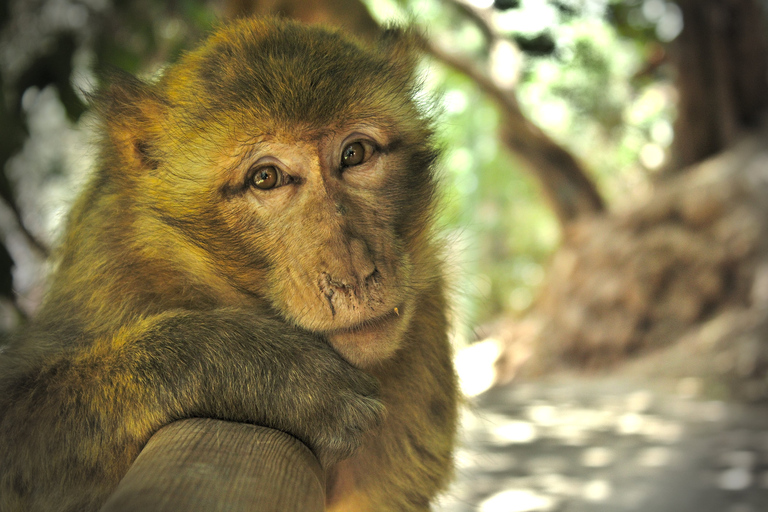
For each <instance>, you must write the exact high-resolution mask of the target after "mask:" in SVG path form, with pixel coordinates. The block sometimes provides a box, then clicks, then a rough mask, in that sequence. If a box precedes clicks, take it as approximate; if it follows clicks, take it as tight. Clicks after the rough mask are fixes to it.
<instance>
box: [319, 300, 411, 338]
mask: <svg viewBox="0 0 768 512" xmlns="http://www.w3.org/2000/svg"><path fill="white" fill-rule="evenodd" d="M401 313H402V307H395V308H393V310H392V311H390V312H388V313H385V314H383V315H380V316H377V317H373V318H368V319H366V320H363V321H362V322H360V323H358V324H355V325H352V326H349V327H343V328H341V329H333V330H331V331H328V334H329V335H335V334H355V333H360V332H363V331H366V332H368V331H380V330H384V329H386V328H387V327H389V326H391V325H392V324H394V323H397V322H398V321H399V320H400V315H401Z"/></svg>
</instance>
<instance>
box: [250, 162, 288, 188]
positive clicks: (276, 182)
mask: <svg viewBox="0 0 768 512" xmlns="http://www.w3.org/2000/svg"><path fill="white" fill-rule="evenodd" d="M287 181H288V180H287V178H286V177H285V174H284V173H283V172H282V171H280V169H278V168H277V167H275V166H274V165H265V166H264V167H259V168H258V169H256V172H255V173H254V174H253V177H252V178H251V183H252V184H253V186H254V187H256V188H258V189H260V190H270V189H273V188H277V187H281V186H283V185H285V184H286V182H287Z"/></svg>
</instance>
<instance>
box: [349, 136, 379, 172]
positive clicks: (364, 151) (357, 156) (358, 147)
mask: <svg viewBox="0 0 768 512" xmlns="http://www.w3.org/2000/svg"><path fill="white" fill-rule="evenodd" d="M375 152H376V148H375V147H374V146H373V144H371V143H370V142H368V141H365V140H358V141H355V142H351V143H349V144H347V145H346V146H345V147H344V150H343V151H342V152H341V166H342V167H354V166H355V165H360V164H364V163H365V162H367V161H368V160H369V159H370V158H371V157H372V156H373V154H374V153H375Z"/></svg>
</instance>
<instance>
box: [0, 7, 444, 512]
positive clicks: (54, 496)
mask: <svg viewBox="0 0 768 512" xmlns="http://www.w3.org/2000/svg"><path fill="white" fill-rule="evenodd" d="M409 39H410V37H409V35H408V33H407V32H403V31H400V30H390V31H387V32H386V33H385V34H384V35H383V37H382V40H381V41H380V43H379V46H377V47H374V48H371V47H367V46H364V45H362V44H360V43H357V42H355V41H352V40H349V39H347V38H345V37H344V36H342V35H340V34H338V33H336V32H333V31H330V30H326V29H321V28H310V27H305V26H302V25H298V24H294V23H290V22H285V21H278V20H274V19H268V20H262V21H257V20H245V21H240V22H237V23H234V24H232V25H231V26H229V27H225V28H222V29H221V30H219V31H217V32H216V33H215V34H214V35H213V36H212V37H211V38H210V39H209V40H208V41H207V42H206V43H205V44H204V45H203V46H202V47H201V48H200V49H198V50H196V51H193V52H191V53H189V54H187V55H185V56H184V57H183V58H182V59H181V61H180V62H179V63H178V64H176V65H175V66H172V67H171V68H169V69H168V70H167V72H166V73H165V74H164V76H163V77H162V78H160V79H159V80H158V81H157V82H153V83H146V82H143V81H140V80H137V79H135V78H133V77H130V76H122V75H120V76H116V77H114V79H113V80H112V81H111V83H110V85H109V86H107V87H106V88H105V89H104V90H103V91H102V92H101V93H100V94H99V95H97V97H96V98H95V99H94V108H95V109H96V111H97V112H98V114H99V116H100V119H101V123H102V126H103V131H104V134H105V136H104V140H103V143H102V148H103V151H102V155H101V159H100V163H99V167H98V169H97V171H96V173H95V175H94V176H93V178H92V180H91V181H90V184H89V185H88V187H87V188H86V190H85V191H84V192H83V194H82V195H81V197H80V198H79V200H78V201H77V203H76V204H75V206H74V208H73V211H72V213H71V216H70V219H69V227H68V229H67V232H66V234H65V236H64V238H63V243H62V246H61V249H60V251H59V256H58V259H57V262H56V269H55V272H54V274H53V276H52V281H51V285H50V290H49V293H48V296H47V299H46V301H45V303H44V304H43V306H42V308H41V310H40V312H39V314H38V316H37V318H36V319H35V321H34V322H33V323H32V324H31V325H30V326H29V327H28V328H27V329H26V330H25V332H23V333H21V334H19V335H18V336H17V337H16V338H14V339H13V340H12V342H11V343H10V344H9V345H8V346H7V347H5V348H4V349H3V352H2V355H0V511H2V512H7V511H16V510H36V511H38V510H39V511H54V510H61V511H86V510H94V509H96V508H98V506H99V504H100V503H102V502H103V500H104V499H105V498H106V496H107V495H108V493H109V492H110V491H111V489H113V487H114V486H115V485H116V483H117V482H118V481H119V479H120V478H121V477H122V475H123V474H124V473H125V472H126V470H127V468H128V466H129V465H130V464H131V462H132V461H133V459H134V458H135V457H136V455H137V453H138V452H139V451H140V450H141V448H142V446H143V445H144V443H145V442H146V441H147V439H148V438H149V437H150V436H151V435H152V434H153V433H154V432H155V431H156V430H157V429H158V428H160V427H161V426H163V425H164V424H167V423H169V422H171V421H174V420H176V419H179V418H185V417H195V416H198V417H199V416H202V417H214V418H222V419H227V420H234V421H245V422H252V423H257V424H261V425H266V426H271V427H274V428H278V429H282V430H285V431H287V432H290V433H291V434H293V435H295V436H297V437H298V438H300V439H302V440H303V441H304V442H305V443H307V444H308V445H309V446H310V447H311V448H312V449H313V450H314V451H315V453H316V454H317V455H318V457H319V459H320V460H321V462H322V463H323V465H324V466H325V467H326V468H327V470H328V473H329V489H328V505H329V508H330V509H332V510H354V511H365V510H373V511H398V512H400V511H409V510H427V509H428V507H429V502H430V500H431V499H432V498H433V497H434V495H435V494H436V493H437V492H438V491H439V490H440V489H441V488H443V486H444V485H445V483H446V481H447V479H448V478H449V475H450V472H451V462H450V459H451V451H452V448H453V439H454V433H455V422H456V389H455V386H456V385H455V379H454V374H453V370H452V367H451V360H450V349H449V345H448V341H447V338H446V317H445V314H446V313H445V309H446V305H445V298H444V292H443V284H442V278H441V275H440V261H439V257H438V251H437V247H436V244H435V243H434V241H433V240H432V238H431V235H432V229H431V224H432V219H431V215H432V212H433V211H434V204H433V203H434V196H435V177H434V174H433V169H432V168H433V165H434V160H435V157H436V152H435V149H434V146H433V142H432V131H431V126H430V119H429V117H428V116H427V115H426V114H425V112H424V111H423V109H422V108H420V107H419V105H418V104H417V103H416V102H415V100H414V93H416V92H417V90H418V84H417V78H416V76H415V72H414V67H415V61H416V56H415V54H414V52H413V50H412V45H411V44H410V43H409ZM350 455H351V457H350ZM339 461H341V462H339Z"/></svg>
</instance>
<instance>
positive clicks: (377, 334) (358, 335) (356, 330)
mask: <svg viewBox="0 0 768 512" xmlns="http://www.w3.org/2000/svg"><path fill="white" fill-rule="evenodd" d="M407 326H408V318H407V317H406V316H405V315H404V314H403V313H402V312H400V311H392V312H390V313H388V314H386V315H383V316H380V317H378V318H375V319H372V320H368V321H366V322H364V323H361V324H359V325H356V326H354V327H350V328H348V329H340V330H338V331H330V332H328V333H327V337H328V341H329V342H330V343H331V346H333V348H334V349H336V351H337V352H338V353H339V354H340V355H341V356H342V357H343V358H344V359H346V360H347V361H349V362H350V363H351V364H353V365H355V366H358V367H366V366H370V365H372V364H375V363H377V362H380V361H383V360H385V359H388V358H389V357H391V356H392V354H394V353H395V352H396V351H397V349H398V348H400V345H401V344H402V339H403V335H404V334H405V330H406V328H407Z"/></svg>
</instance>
